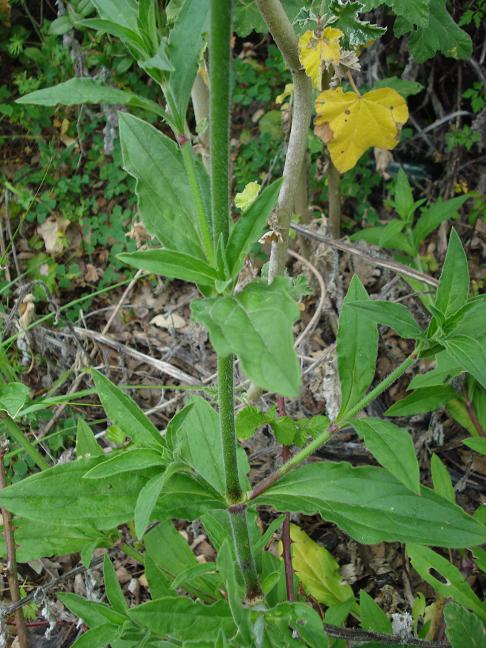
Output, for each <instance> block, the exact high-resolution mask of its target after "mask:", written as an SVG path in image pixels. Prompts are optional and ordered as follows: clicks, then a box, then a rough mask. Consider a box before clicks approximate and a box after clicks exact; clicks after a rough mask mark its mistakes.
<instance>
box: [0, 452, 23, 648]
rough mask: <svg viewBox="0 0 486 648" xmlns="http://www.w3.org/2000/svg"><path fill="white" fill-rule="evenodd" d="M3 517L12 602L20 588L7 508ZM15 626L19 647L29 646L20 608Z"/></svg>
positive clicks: (1, 472)
mask: <svg viewBox="0 0 486 648" xmlns="http://www.w3.org/2000/svg"><path fill="white" fill-rule="evenodd" d="M3 457H4V455H3V453H1V454H0V488H5V486H6V485H7V484H6V476H5V466H4V465H3ZM0 511H1V513H2V518H3V535H4V536H5V552H6V558H7V578H8V587H9V589H10V598H11V600H12V603H13V604H15V603H18V601H20V588H19V581H18V576H17V556H16V547H15V537H14V527H13V524H12V518H11V517H10V513H9V512H8V511H7V509H5V508H2V509H0ZM15 627H16V629H17V639H18V642H19V647H20V648H29V646H30V641H29V636H28V634H27V627H26V625H25V618H24V614H23V611H22V608H19V609H17V610H15Z"/></svg>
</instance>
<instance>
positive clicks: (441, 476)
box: [430, 453, 456, 503]
mask: <svg viewBox="0 0 486 648" xmlns="http://www.w3.org/2000/svg"><path fill="white" fill-rule="evenodd" d="M430 467H431V471H432V484H433V485H434V490H435V492H436V493H437V495H440V496H441V497H444V498H445V499H447V500H449V502H452V503H455V501H456V494H455V492H454V486H453V485H452V480H451V476H450V475H449V471H448V470H447V468H446V467H445V466H444V464H443V463H442V461H441V460H440V458H439V457H438V456H437V455H436V454H435V453H434V454H433V455H432V460H431V462H430Z"/></svg>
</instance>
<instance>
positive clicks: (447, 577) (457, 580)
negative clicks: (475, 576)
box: [407, 544, 486, 621]
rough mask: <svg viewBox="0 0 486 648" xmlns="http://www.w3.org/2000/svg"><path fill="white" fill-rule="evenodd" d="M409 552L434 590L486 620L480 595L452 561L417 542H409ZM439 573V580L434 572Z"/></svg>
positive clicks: (413, 563) (422, 575)
mask: <svg viewBox="0 0 486 648" xmlns="http://www.w3.org/2000/svg"><path fill="white" fill-rule="evenodd" d="M407 553H408V555H409V557H410V560H411V562H412V566H413V568H414V569H415V571H417V572H418V573H419V574H420V576H421V577H422V578H423V579H424V581H426V582H427V583H429V585H431V586H432V587H433V588H434V590H435V591H436V592H437V593H438V594H440V595H441V596H443V597H444V598H445V599H448V598H452V599H453V600H454V601H455V602H456V603H459V604H460V605H464V607H466V608H467V609H468V610H472V611H473V612H474V613H475V614H477V615H478V616H479V617H480V618H481V619H482V620H483V621H486V608H485V606H484V605H483V603H482V602H481V601H480V599H479V598H478V596H477V595H476V594H475V593H474V592H473V590H472V588H471V586H470V585H469V583H468V582H467V580H466V577H465V576H464V575H463V574H462V573H461V572H460V571H459V569H457V567H455V566H454V565H453V564H452V563H450V562H449V561H448V560H447V559H446V558H443V557H442V556H440V555H439V554H438V553H436V552H435V551H432V549H429V548H428V547H423V546H421V545H416V544H407ZM432 571H434V573H436V574H439V575H440V576H441V577H442V578H441V580H439V579H438V578H436V577H435V576H434V575H433V574H432Z"/></svg>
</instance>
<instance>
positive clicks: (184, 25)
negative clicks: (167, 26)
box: [168, 0, 209, 249]
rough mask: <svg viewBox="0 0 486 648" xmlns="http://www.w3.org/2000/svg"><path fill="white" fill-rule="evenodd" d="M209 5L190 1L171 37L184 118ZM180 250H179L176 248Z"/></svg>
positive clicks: (175, 88) (173, 84) (174, 81)
mask: <svg viewBox="0 0 486 648" xmlns="http://www.w3.org/2000/svg"><path fill="white" fill-rule="evenodd" d="M208 13H209V2H207V1H206V2H201V0H186V1H185V3H184V5H183V6H182V9H181V10H180V11H179V13H178V15H177V18H176V21H175V23H174V26H173V28H172V29H171V31H170V34H169V47H168V54H169V58H170V60H171V62H172V64H173V66H174V68H175V71H174V72H173V73H172V74H171V75H170V80H169V88H170V92H171V94H172V96H173V98H174V100H175V102H176V105H177V108H178V110H179V113H180V115H181V117H182V118H183V119H184V118H185V115H186V111H187V105H188V103H189V98H190V96H191V88H192V84H193V83H194V79H195V77H196V73H197V68H198V66H199V56H200V54H201V50H202V48H203V44H204V41H203V33H204V32H205V31H207V23H208ZM175 249H178V248H175Z"/></svg>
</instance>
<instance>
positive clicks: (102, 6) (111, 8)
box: [91, 0, 138, 31]
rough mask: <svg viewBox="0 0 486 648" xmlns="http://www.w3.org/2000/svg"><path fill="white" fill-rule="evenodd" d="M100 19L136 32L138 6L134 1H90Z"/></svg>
mask: <svg viewBox="0 0 486 648" xmlns="http://www.w3.org/2000/svg"><path fill="white" fill-rule="evenodd" d="M91 3H92V4H93V5H94V6H95V7H96V11H97V12H98V14H99V16H100V18H103V19H104V20H111V21H112V22H114V23H117V24H119V25H121V26H122V27H125V28H126V29H132V30H133V31H138V6H137V4H138V3H137V2H136V0H91Z"/></svg>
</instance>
